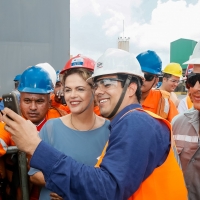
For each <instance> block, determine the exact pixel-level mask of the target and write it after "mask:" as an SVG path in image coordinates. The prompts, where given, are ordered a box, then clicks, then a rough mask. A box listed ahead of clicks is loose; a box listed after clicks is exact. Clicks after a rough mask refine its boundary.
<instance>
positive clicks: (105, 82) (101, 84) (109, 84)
mask: <svg viewBox="0 0 200 200" xmlns="http://www.w3.org/2000/svg"><path fill="white" fill-rule="evenodd" d="M118 81H119V82H124V80H121V79H118V78H104V79H100V80H97V81H95V83H94V85H93V87H94V90H97V89H100V90H102V91H107V90H110V89H113V88H116V87H117V82H118Z"/></svg>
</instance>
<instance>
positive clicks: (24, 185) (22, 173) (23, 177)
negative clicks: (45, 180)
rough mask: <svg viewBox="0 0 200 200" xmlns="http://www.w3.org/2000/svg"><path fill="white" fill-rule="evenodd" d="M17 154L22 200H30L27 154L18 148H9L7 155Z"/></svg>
mask: <svg viewBox="0 0 200 200" xmlns="http://www.w3.org/2000/svg"><path fill="white" fill-rule="evenodd" d="M13 153H16V154H17V156H18V166H19V178H20V187H21V191H22V200H29V185H28V172H27V158H26V153H24V152H22V151H19V150H18V148H17V147H16V146H9V147H8V149H7V151H6V154H13Z"/></svg>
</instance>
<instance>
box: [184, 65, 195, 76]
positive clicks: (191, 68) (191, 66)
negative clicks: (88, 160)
mask: <svg viewBox="0 0 200 200" xmlns="http://www.w3.org/2000/svg"><path fill="white" fill-rule="evenodd" d="M193 68H194V65H193V64H189V65H188V66H187V69H186V71H185V76H188V75H189V74H190V73H191V72H193Z"/></svg>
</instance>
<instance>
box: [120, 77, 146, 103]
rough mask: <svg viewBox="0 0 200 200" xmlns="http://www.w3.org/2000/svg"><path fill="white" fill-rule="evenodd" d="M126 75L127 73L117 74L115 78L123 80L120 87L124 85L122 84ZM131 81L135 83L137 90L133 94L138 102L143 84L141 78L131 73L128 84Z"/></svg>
mask: <svg viewBox="0 0 200 200" xmlns="http://www.w3.org/2000/svg"><path fill="white" fill-rule="evenodd" d="M127 77H128V75H127V74H117V78H118V79H122V80H123V82H121V85H122V88H123V87H124V84H125V81H126V79H127ZM131 83H135V84H136V85H137V90H136V92H135V95H136V97H137V100H138V102H139V103H140V100H141V96H142V92H141V86H142V84H143V81H142V78H140V77H138V76H134V75H133V76H132V79H131V81H130V84H131Z"/></svg>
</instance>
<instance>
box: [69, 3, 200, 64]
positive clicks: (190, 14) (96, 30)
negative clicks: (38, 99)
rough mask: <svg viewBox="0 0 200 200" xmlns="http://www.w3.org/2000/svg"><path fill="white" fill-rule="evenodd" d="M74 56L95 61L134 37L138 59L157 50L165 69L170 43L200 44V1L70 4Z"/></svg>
mask: <svg viewBox="0 0 200 200" xmlns="http://www.w3.org/2000/svg"><path fill="white" fill-rule="evenodd" d="M70 3H71V5H70V17H71V19H70V23H71V25H70V26H71V27H70V34H71V36H70V42H71V44H70V48H71V50H70V51H71V55H73V56H75V55H77V54H79V53H81V54H84V55H86V56H89V57H91V58H93V59H94V60H96V59H98V57H99V56H100V55H101V54H102V53H103V52H104V51H105V50H106V49H107V48H117V42H118V37H119V36H123V21H124V36H126V37H130V52H131V53H133V54H134V55H138V54H139V53H141V52H143V51H146V50H148V49H151V50H154V51H156V52H157V54H158V55H159V56H160V57H161V59H162V61H163V67H164V66H165V65H166V64H168V62H169V49H170V42H172V41H174V40H177V39H179V38H187V39H193V40H196V41H199V40H200V0H124V1H119V0H84V1H82V0H70Z"/></svg>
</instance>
